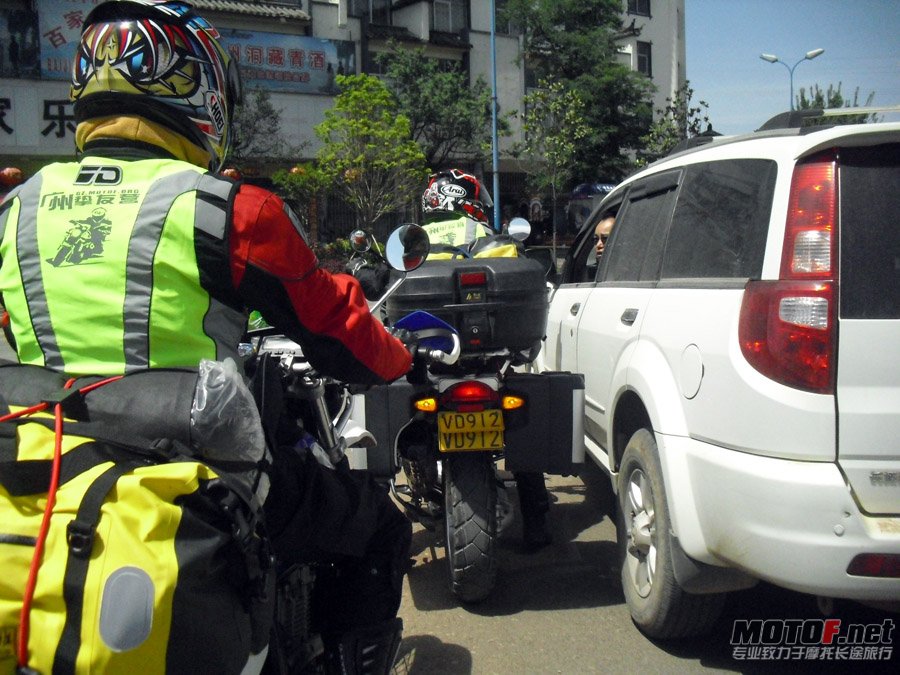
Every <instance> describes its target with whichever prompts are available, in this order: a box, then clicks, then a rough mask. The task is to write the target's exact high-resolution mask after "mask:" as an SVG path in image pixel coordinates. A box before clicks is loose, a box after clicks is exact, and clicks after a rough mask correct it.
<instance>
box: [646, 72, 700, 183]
mask: <svg viewBox="0 0 900 675" xmlns="http://www.w3.org/2000/svg"><path fill="white" fill-rule="evenodd" d="M693 96H694V90H693V89H692V88H691V83H690V81H685V83H684V84H683V85H681V87H679V88H678V90H677V91H676V92H675V98H674V99H673V98H670V97H666V101H667V104H666V107H665V108H662V109H658V110H657V111H656V113H657V117H656V120H655V121H654V122H653V124H651V125H650V130H649V131H648V132H647V133H646V134H645V135H644V136H643V137H641V150H640V151H639V153H638V158H637V165H638V166H645V165H646V164H649V163H650V162H652V161H654V160H657V159H659V158H660V157H664V156H665V155H667V154H669V153H670V152H671V151H672V149H673V148H674V147H675V146H676V145H678V144H679V143H680V142H681V141H684V140H686V139H688V138H693V137H694V136H699V135H700V134H701V133H703V132H704V130H705V128H712V127H711V126H710V124H709V115H708V114H707V112H708V111H709V104H708V103H707V102H706V101H703V100H701V101H698V102H697V105H695V106H694V105H691V98H692V97H693Z"/></svg>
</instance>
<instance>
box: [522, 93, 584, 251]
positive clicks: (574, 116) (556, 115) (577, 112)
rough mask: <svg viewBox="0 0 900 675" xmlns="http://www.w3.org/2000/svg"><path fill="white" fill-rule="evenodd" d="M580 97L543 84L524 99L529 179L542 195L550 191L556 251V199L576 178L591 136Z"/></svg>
mask: <svg viewBox="0 0 900 675" xmlns="http://www.w3.org/2000/svg"><path fill="white" fill-rule="evenodd" d="M585 113H586V109H585V105H584V101H582V100H581V94H580V93H579V92H578V91H576V90H574V89H566V88H565V86H564V85H563V83H562V82H549V81H546V80H544V81H541V82H540V84H539V85H538V88H537V89H535V90H533V91H532V92H531V93H530V94H528V95H527V96H526V97H525V116H524V119H523V125H522V126H523V130H524V132H525V143H524V146H525V147H524V151H525V154H526V157H527V158H528V159H529V160H530V161H529V162H528V163H527V164H526V166H527V167H528V172H529V178H530V182H531V184H532V187H534V188H535V189H536V190H537V191H539V192H545V191H546V190H548V189H549V191H550V199H551V204H552V211H551V212H552V214H553V247H554V248H555V247H556V230H557V225H556V197H557V195H558V194H559V192H560V190H561V188H562V187H563V186H565V185H566V184H567V183H568V182H569V180H570V179H571V178H572V177H573V171H574V167H573V160H574V158H575V155H576V153H577V152H578V148H579V146H580V144H581V143H582V142H583V141H584V139H585V138H587V136H588V135H589V134H590V131H591V130H590V128H589V127H588V125H587V123H586V122H585Z"/></svg>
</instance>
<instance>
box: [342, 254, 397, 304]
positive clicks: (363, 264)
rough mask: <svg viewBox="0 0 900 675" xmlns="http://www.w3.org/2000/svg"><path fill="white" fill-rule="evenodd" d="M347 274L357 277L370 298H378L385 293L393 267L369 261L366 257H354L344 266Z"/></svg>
mask: <svg viewBox="0 0 900 675" xmlns="http://www.w3.org/2000/svg"><path fill="white" fill-rule="evenodd" d="M344 270H345V271H346V272H347V274H350V275H352V276H354V277H356V278H357V280H358V281H359V285H360V286H362V289H363V293H364V294H365V296H366V298H367V299H368V300H377V299H378V298H380V297H381V294H382V293H384V289H385V288H386V287H387V285H388V281H389V280H390V275H391V268H390V267H388V266H387V265H385V264H384V263H381V262H379V263H375V264H372V263H369V262H367V261H366V260H365V259H364V258H353V259H352V260H350V261H349V262H348V263H347V265H346V266H345V267H344Z"/></svg>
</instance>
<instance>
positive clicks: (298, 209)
mask: <svg viewBox="0 0 900 675" xmlns="http://www.w3.org/2000/svg"><path fill="white" fill-rule="evenodd" d="M272 182H273V183H275V185H277V186H278V187H279V188H281V192H282V194H283V195H284V196H285V197H286V198H287V200H288V201H289V202H290V203H291V205H292V207H293V210H294V212H295V213H296V214H297V217H298V218H300V222H301V224H302V225H303V226H304V228H306V230H307V232H309V233H310V236H311V237H312V239H313V241H318V239H319V233H318V227H317V226H318V219H317V218H316V210H315V207H316V205H317V204H318V199H319V196H320V195H321V194H322V192H323V191H324V190H325V189H326V188H327V186H328V180H327V178H326V176H325V175H324V174H323V172H322V171H321V170H320V169H319V168H318V167H317V166H316V165H315V163H313V162H306V163H302V164H297V165H295V166H293V167H291V168H290V169H289V170H284V169H280V170H278V171H276V172H275V173H273V174H272Z"/></svg>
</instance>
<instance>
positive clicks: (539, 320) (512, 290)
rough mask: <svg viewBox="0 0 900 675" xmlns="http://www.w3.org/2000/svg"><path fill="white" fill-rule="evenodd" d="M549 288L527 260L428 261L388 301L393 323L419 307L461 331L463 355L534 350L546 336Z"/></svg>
mask: <svg viewBox="0 0 900 675" xmlns="http://www.w3.org/2000/svg"><path fill="white" fill-rule="evenodd" d="M548 306H549V303H548V297H547V284H546V280H545V278H544V270H543V268H542V267H541V265H540V263H538V262H536V261H534V260H531V259H529V258H469V259H462V260H429V261H428V262H426V263H425V264H424V265H422V266H421V267H419V268H418V269H416V270H413V271H411V272H409V273H408V274H407V276H406V279H405V280H404V282H403V284H402V285H401V286H400V288H398V289H397V290H396V291H395V292H394V293H393V295H391V296H390V297H389V298H388V299H387V302H386V305H385V308H386V310H387V315H388V319H389V320H390V321H391V322H392V323H393V322H395V321H397V320H398V319H400V318H402V317H404V316H406V315H407V314H409V313H410V312H412V311H415V310H417V309H420V310H425V311H426V312H430V313H432V314H434V315H435V316H438V317H440V318H441V319H443V320H444V321H446V322H447V323H449V324H451V325H452V326H453V327H454V328H456V329H457V330H458V331H459V334H460V340H461V342H462V350H463V353H466V352H469V353H471V352H485V351H494V350H498V349H504V348H508V349H510V350H513V351H529V350H534V352H535V354H536V353H537V349H538V348H539V347H540V343H541V340H542V339H543V338H544V331H545V329H546V327H547V310H548Z"/></svg>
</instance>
